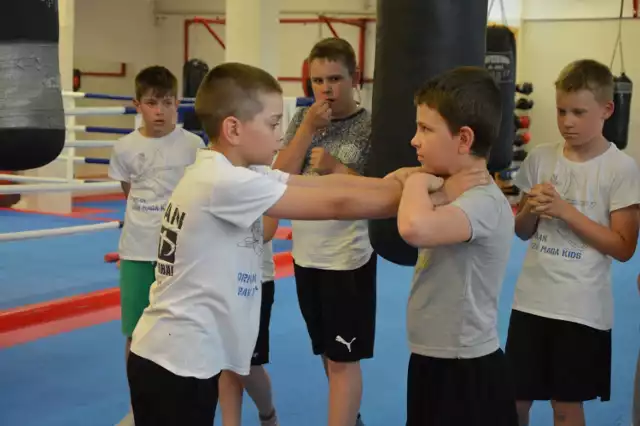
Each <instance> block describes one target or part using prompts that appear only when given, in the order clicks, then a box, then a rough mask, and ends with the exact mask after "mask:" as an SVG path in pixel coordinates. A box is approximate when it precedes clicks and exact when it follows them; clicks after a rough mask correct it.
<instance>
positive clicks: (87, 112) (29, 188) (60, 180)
mask: <svg viewBox="0 0 640 426" xmlns="http://www.w3.org/2000/svg"><path fill="white" fill-rule="evenodd" d="M62 95H63V97H65V98H70V99H69V101H70V102H67V104H66V105H67V107H66V108H65V116H67V117H73V116H107V115H136V114H137V110H136V108H135V107H132V106H116V107H80V108H78V107H75V101H74V100H75V99H79V98H84V99H99V100H114V101H132V100H133V98H131V97H128V96H117V95H104V94H98V93H82V92H62ZM294 99H295V103H294V102H292V101H293V100H294ZM288 100H289V101H290V102H289V103H288V104H286V107H285V108H287V107H288V108H289V109H288V110H286V111H285V117H284V119H283V123H284V122H285V121H287V120H288V119H290V118H291V115H292V113H293V112H292V111H291V107H292V106H293V105H295V108H298V107H301V106H308V105H311V104H312V103H313V101H314V100H313V98H303V97H301V98H288ZM193 101H194V100H193V99H190V98H186V99H183V100H182V102H183V103H182V104H180V105H179V106H178V117H179V120H180V118H181V113H184V112H192V111H194V109H195V105H194V103H193ZM287 113H288V114H289V115H287ZM72 123H73V122H72ZM286 124H288V121H287V123H286ZM286 124H285V125H286ZM178 125H179V126H181V125H182V123H178ZM66 130H67V132H71V133H72V136H70V137H69V138H68V139H67V140H66V141H65V146H64V148H65V149H64V151H63V153H62V154H61V155H59V156H58V157H57V158H56V159H55V160H54V161H65V162H66V164H67V167H66V173H65V174H66V177H45V176H25V175H16V174H2V173H0V180H4V181H10V182H13V183H20V184H14V185H0V196H2V195H9V194H30V193H41V192H94V191H119V190H120V187H121V186H120V182H117V181H112V180H108V181H104V180H96V179H86V180H84V179H76V178H75V172H74V166H75V164H81V163H84V164H103V165H108V164H109V159H107V158H91V157H80V156H76V155H75V148H89V147H91V148H95V147H110V146H113V145H115V144H116V143H118V141H117V140H116V139H111V140H78V139H75V133H76V132H87V133H104V134H118V135H122V134H129V133H131V132H133V131H134V129H132V128H131V129H129V128H117V127H106V126H81V125H75V124H73V125H67V127H66ZM192 133H194V134H197V135H199V136H200V137H202V138H203V139H204V140H205V141H206V136H205V135H204V132H202V131H192ZM122 226H123V222H122V221H110V222H105V223H100V224H91V225H82V226H70V227H64V228H57V229H44V230H34V231H22V232H12V233H5V234H0V241H17V240H27V239H36V238H45V237H53V236H60V235H72V234H78V233H87V232H96V231H101V230H105V229H118V228H122Z"/></svg>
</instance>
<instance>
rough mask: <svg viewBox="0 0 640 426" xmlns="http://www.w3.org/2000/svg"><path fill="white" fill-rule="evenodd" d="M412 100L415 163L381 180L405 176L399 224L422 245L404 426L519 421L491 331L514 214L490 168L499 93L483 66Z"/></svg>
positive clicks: (447, 77) (448, 77) (413, 295)
mask: <svg viewBox="0 0 640 426" xmlns="http://www.w3.org/2000/svg"><path fill="white" fill-rule="evenodd" d="M415 103H416V106H417V131H416V135H415V136H414V138H413V139H412V141H411V145H412V146H413V147H414V148H415V149H416V151H417V155H418V160H419V161H420V163H421V164H422V166H421V167H420V168H405V169H400V170H398V171H396V172H394V173H392V174H391V175H389V176H388V177H387V178H396V179H398V180H400V181H401V182H403V185H404V190H403V194H402V199H401V202H400V207H399V211H398V230H399V232H400V235H401V236H402V238H403V239H404V240H405V241H406V242H407V243H409V244H411V245H412V246H414V247H417V248H419V256H418V261H417V263H416V266H415V272H414V276H413V281H412V285H411V292H410V295H409V303H408V308H407V328H408V338H409V347H410V349H411V358H410V361H409V369H408V382H407V391H408V395H407V426H419V425H420V426H421V425H447V426H463V425H464V426H486V425H491V426H518V420H517V415H516V406H515V395H514V390H513V385H512V383H511V378H510V376H509V374H508V368H507V364H506V359H505V356H504V353H503V352H502V350H501V349H500V345H499V340H498V333H497V316H498V306H497V305H498V297H499V294H500V290H501V288H502V281H503V278H504V275H505V270H506V266H507V262H508V260H509V253H510V249H511V242H512V240H513V232H514V231H513V229H514V218H513V212H512V210H511V206H510V205H509V202H508V201H507V199H506V197H505V196H504V194H503V193H502V191H501V190H500V188H498V186H497V185H496V184H495V182H493V180H492V179H491V178H490V177H489V174H488V172H487V157H488V155H489V152H490V149H491V146H492V144H493V143H494V141H495V140H496V139H497V137H498V132H499V128H500V122H501V115H502V107H501V95H500V90H499V88H498V86H497V84H496V82H495V81H494V79H493V77H492V76H491V75H490V74H489V73H488V72H487V71H486V70H485V69H484V68H476V67H462V68H457V69H454V70H451V71H448V72H446V73H444V74H442V75H440V76H438V77H435V78H434V79H432V80H430V81H429V82H427V83H426V84H425V86H424V87H423V88H422V89H421V90H420V91H419V92H418V93H417V95H416V99H415ZM443 178H444V180H443Z"/></svg>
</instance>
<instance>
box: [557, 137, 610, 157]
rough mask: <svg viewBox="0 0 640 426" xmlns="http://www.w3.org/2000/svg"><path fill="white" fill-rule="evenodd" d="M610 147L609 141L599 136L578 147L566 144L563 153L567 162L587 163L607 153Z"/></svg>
mask: <svg viewBox="0 0 640 426" xmlns="http://www.w3.org/2000/svg"><path fill="white" fill-rule="evenodd" d="M609 145H610V144H609V141H608V140H607V139H606V138H605V137H604V136H603V135H598V136H597V137H595V138H593V139H592V140H590V141H588V142H586V143H583V144H582V145H578V146H572V145H571V144H569V143H567V142H565V143H564V148H563V150H562V152H563V154H564V156H565V158H566V159H567V160H571V161H575V162H586V161H589V160H592V159H594V158H596V157H598V156H600V155H602V154H603V153H605V152H606V151H607V150H608V149H609Z"/></svg>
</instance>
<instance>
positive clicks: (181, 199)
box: [127, 63, 401, 426]
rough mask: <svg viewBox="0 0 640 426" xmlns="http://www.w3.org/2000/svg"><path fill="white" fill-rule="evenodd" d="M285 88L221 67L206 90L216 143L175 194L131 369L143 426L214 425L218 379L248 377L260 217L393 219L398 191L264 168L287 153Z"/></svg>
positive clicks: (357, 180) (202, 101) (388, 185)
mask: <svg viewBox="0 0 640 426" xmlns="http://www.w3.org/2000/svg"><path fill="white" fill-rule="evenodd" d="M282 109H283V100H282V88H281V87H280V85H279V84H278V82H277V80H276V79H275V78H274V77H273V76H271V75H269V74H268V73H267V72H265V71H263V70H261V69H259V68H256V67H253V66H249V65H244V64H238V63H224V64H222V65H219V66H217V67H215V68H213V69H212V70H211V71H210V72H209V73H208V75H207V76H206V77H205V79H204V80H203V82H202V84H201V86H200V88H199V90H198V94H197V97H196V114H197V115H198V118H199V119H200V121H201V122H202V124H203V127H204V129H205V131H206V133H207V135H208V136H209V139H210V141H211V143H210V148H209V149H206V150H205V149H203V150H200V151H199V152H198V155H197V159H196V162H195V164H194V165H193V166H192V167H190V168H189V169H188V170H187V171H186V173H185V175H184V177H183V178H182V180H181V181H180V183H179V184H178V186H177V187H176V189H175V191H174V192H173V195H172V196H171V199H170V200H169V203H168V205H167V208H166V211H165V214H164V216H163V221H162V228H161V231H160V244H159V248H158V260H157V263H158V264H157V267H156V282H155V283H154V284H153V286H152V288H151V294H150V304H149V307H147V309H145V311H144V313H143V315H142V318H141V319H140V322H139V323H138V326H137V327H136V329H135V332H134V334H133V343H132V346H131V356H130V357H129V361H128V365H127V369H128V374H129V384H130V388H131V399H132V406H133V412H134V417H135V423H136V425H137V426H151V425H153V426H157V425H176V426H177V425H186V424H188V425H191V426H200V425H202V426H205V425H206V426H211V424H212V423H213V420H214V410H215V406H216V403H217V399H218V378H219V377H220V373H221V372H222V371H230V372H232V373H235V374H239V375H243V376H245V375H247V374H249V371H250V366H251V357H252V354H253V351H254V348H255V344H256V339H257V335H258V328H259V323H260V318H259V315H260V302H261V295H262V289H261V277H262V271H261V266H262V260H263V258H262V256H263V250H264V247H263V232H264V231H263V222H262V220H263V219H262V218H263V216H268V217H272V218H288V219H296V220H325V219H336V220H340V219H345V220H349V219H350V220H354V219H364V218H388V217H393V216H395V214H396V212H397V208H398V203H399V200H400V193H401V187H400V185H399V184H398V183H397V182H389V181H384V180H382V179H374V178H364V177H358V176H348V175H331V176H323V177H308V176H292V175H289V174H287V173H283V172H280V171H276V170H271V169H269V168H265V167H256V166H268V165H270V164H271V162H272V159H273V156H274V155H275V153H276V152H277V150H278V149H279V148H280V142H281V137H282V136H281V134H280V131H279V129H280V120H281V117H282V112H283V111H282Z"/></svg>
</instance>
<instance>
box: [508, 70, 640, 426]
mask: <svg viewBox="0 0 640 426" xmlns="http://www.w3.org/2000/svg"><path fill="white" fill-rule="evenodd" d="M555 86H556V108H557V121H558V128H559V130H560V133H561V134H562V137H563V141H561V142H556V143H548V144H542V145H539V146H537V147H535V148H534V149H533V150H532V151H531V152H530V153H529V155H528V156H527V158H526V159H525V161H524V162H523V164H522V165H521V167H520V170H519V172H518V175H517V176H516V178H515V184H516V186H517V187H518V188H520V189H521V190H522V192H523V196H522V200H521V202H520V205H519V209H518V214H517V216H516V222H515V230H516V234H517V235H518V236H519V237H520V238H521V239H523V240H531V242H530V244H529V248H528V251H527V255H526V258H525V261H524V264H523V267H522V272H521V274H520V277H519V278H518V282H517V284H516V290H515V300H514V303H513V311H512V313H511V320H510V324H509V332H508V339H507V344H506V354H507V357H508V358H509V360H510V362H511V364H512V365H513V371H514V374H515V381H516V395H517V399H518V415H519V418H520V426H526V425H528V423H529V411H530V409H531V405H532V403H533V401H539V400H542V401H551V405H552V407H553V411H554V422H555V425H557V426H560V425H584V424H585V417H584V409H583V406H582V403H583V402H584V401H589V400H593V399H596V398H600V400H601V401H608V400H609V398H610V385H611V384H610V382H611V329H612V327H613V297H612V291H611V262H612V259H615V260H618V261H620V262H626V261H627V260H629V259H630V258H631V257H632V256H633V254H634V252H635V249H636V243H637V238H638V216H637V214H638V203H639V202H640V173H639V171H638V167H637V165H636V163H635V161H634V160H633V159H632V158H631V157H629V156H628V155H626V154H625V153H623V152H622V151H620V150H619V149H618V148H617V147H616V145H614V144H613V143H611V142H609V141H608V140H607V139H606V138H605V137H604V136H603V134H602V129H603V125H604V122H605V120H607V119H608V118H609V117H610V116H611V114H612V113H613V108H614V104H613V76H612V74H611V71H610V70H609V68H607V67H606V66H605V65H603V64H601V63H598V62H597V61H594V60H589V59H585V60H578V61H575V62H572V63H570V64H569V65H567V66H566V67H565V68H564V69H563V70H562V72H561V73H560V76H559V77H558V79H557V81H556V83H555Z"/></svg>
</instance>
